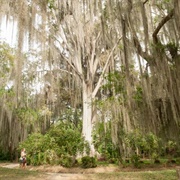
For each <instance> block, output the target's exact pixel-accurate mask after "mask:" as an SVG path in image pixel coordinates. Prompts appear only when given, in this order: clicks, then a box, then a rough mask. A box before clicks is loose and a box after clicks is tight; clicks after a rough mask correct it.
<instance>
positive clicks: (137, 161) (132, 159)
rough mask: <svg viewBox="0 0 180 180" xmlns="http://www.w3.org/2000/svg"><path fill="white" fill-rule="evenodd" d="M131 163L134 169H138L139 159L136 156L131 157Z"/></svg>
mask: <svg viewBox="0 0 180 180" xmlns="http://www.w3.org/2000/svg"><path fill="white" fill-rule="evenodd" d="M131 163H132V164H133V165H134V167H136V168H140V164H141V162H140V157H139V156H138V155H137V154H134V155H132V156H131Z"/></svg>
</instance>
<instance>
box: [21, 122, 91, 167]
mask: <svg viewBox="0 0 180 180" xmlns="http://www.w3.org/2000/svg"><path fill="white" fill-rule="evenodd" d="M85 147H86V150H87V149H88V148H87V145H86V144H85V142H84V139H83V138H82V136H81V131H80V130H79V129H78V128H76V127H75V126H74V125H73V124H70V123H68V122H60V123H59V124H58V125H56V126H54V127H52V128H51V129H50V131H49V132H47V134H45V135H42V134H40V133H34V134H31V135H30V136H29V137H28V138H27V139H26V140H25V141H24V142H22V143H21V144H20V145H19V148H18V149H19V151H20V150H21V149H22V148H25V149H26V152H27V162H28V164H32V165H41V164H52V165H53V164H61V165H63V166H65V167H71V166H73V165H74V158H73V159H72V158H71V157H76V155H77V154H81V153H82V152H83V151H84V149H85ZM63 158H64V159H63Z"/></svg>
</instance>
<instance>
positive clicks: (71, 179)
mask: <svg viewBox="0 0 180 180" xmlns="http://www.w3.org/2000/svg"><path fill="white" fill-rule="evenodd" d="M0 166H1V167H4V168H10V169H17V168H19V164H18V163H11V164H7V163H5V164H1V165H0ZM28 169H29V168H28ZM29 170H31V169H29ZM90 176H91V174H88V175H83V174H78V173H56V172H48V173H47V176H46V177H43V178H38V179H37V178H36V180H85V179H88V180H91V178H89V177H90Z"/></svg>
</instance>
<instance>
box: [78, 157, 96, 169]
mask: <svg viewBox="0 0 180 180" xmlns="http://www.w3.org/2000/svg"><path fill="white" fill-rule="evenodd" d="M81 164H82V168H94V167H97V161H96V158H94V157H90V156H84V157H82V158H81Z"/></svg>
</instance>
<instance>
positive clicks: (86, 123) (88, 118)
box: [82, 82, 95, 156]
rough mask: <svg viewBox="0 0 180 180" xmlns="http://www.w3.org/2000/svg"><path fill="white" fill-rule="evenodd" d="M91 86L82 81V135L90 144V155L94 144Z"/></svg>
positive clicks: (92, 153)
mask: <svg viewBox="0 0 180 180" xmlns="http://www.w3.org/2000/svg"><path fill="white" fill-rule="evenodd" d="M92 109H93V108H92V86H91V85H89V84H88V83H85V82H83V130H82V133H83V136H84V138H85V140H86V141H87V142H88V143H89V145H90V155H92V156H93V155H94V153H95V150H94V145H93V143H92V129H93V124H92V119H93V117H92V116H93V113H92Z"/></svg>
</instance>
